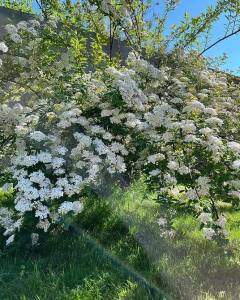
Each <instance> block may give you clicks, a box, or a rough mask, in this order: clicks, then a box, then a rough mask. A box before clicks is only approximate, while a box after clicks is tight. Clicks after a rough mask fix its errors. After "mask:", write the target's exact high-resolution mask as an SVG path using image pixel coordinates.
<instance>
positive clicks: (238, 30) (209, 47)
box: [198, 27, 240, 56]
mask: <svg viewBox="0 0 240 300" xmlns="http://www.w3.org/2000/svg"><path fill="white" fill-rule="evenodd" d="M239 32H240V27H239V28H238V29H237V30H235V31H234V32H232V33H230V34H228V35H225V36H224V37H222V38H221V39H219V40H217V41H216V42H215V43H213V44H212V45H210V46H208V47H207V48H205V49H204V50H203V51H202V52H201V53H200V54H199V55H198V56H201V55H202V54H203V53H205V52H206V51H208V50H209V49H211V48H213V47H214V46H216V45H217V44H218V43H220V42H222V41H224V40H226V39H227V38H229V37H231V36H233V35H235V34H237V33H239Z"/></svg>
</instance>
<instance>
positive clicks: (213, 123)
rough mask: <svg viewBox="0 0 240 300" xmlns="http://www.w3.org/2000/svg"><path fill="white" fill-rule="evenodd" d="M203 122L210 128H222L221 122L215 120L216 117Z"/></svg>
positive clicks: (217, 119)
mask: <svg viewBox="0 0 240 300" xmlns="http://www.w3.org/2000/svg"><path fill="white" fill-rule="evenodd" d="M205 122H206V123H207V124H209V125H212V126H222V125H223V120H221V119H219V118H217V117H211V118H208V119H206V120H205Z"/></svg>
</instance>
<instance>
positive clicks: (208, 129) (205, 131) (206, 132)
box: [199, 127, 213, 136]
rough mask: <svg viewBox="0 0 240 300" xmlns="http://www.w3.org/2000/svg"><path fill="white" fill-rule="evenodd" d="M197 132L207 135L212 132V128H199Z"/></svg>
mask: <svg viewBox="0 0 240 300" xmlns="http://www.w3.org/2000/svg"><path fill="white" fill-rule="evenodd" d="M199 132H200V133H201V134H203V135H206V136H208V135H211V134H212V132H213V130H212V129H211V128H208V127H205V128H201V129H200V130H199Z"/></svg>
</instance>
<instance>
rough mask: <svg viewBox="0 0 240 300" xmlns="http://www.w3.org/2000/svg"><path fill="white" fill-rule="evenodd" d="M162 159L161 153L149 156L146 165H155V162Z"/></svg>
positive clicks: (163, 157)
mask: <svg viewBox="0 0 240 300" xmlns="http://www.w3.org/2000/svg"><path fill="white" fill-rule="evenodd" d="M164 159H165V156H164V154H162V153H157V154H153V155H150V156H149V157H148V163H152V164H155V163H156V162H158V161H161V160H164Z"/></svg>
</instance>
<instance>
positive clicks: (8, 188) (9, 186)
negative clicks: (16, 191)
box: [2, 182, 13, 192]
mask: <svg viewBox="0 0 240 300" xmlns="http://www.w3.org/2000/svg"><path fill="white" fill-rule="evenodd" d="M12 188H13V184H12V183H9V182H7V183H5V184H4V185H3V186H2V190H3V192H9V190H11V189H12Z"/></svg>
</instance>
